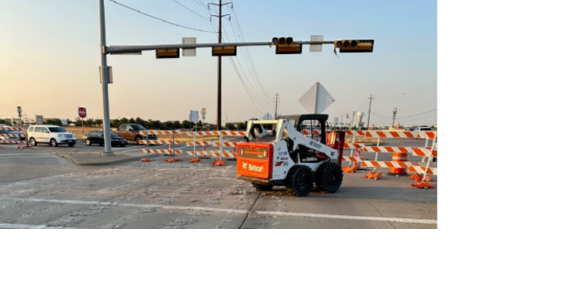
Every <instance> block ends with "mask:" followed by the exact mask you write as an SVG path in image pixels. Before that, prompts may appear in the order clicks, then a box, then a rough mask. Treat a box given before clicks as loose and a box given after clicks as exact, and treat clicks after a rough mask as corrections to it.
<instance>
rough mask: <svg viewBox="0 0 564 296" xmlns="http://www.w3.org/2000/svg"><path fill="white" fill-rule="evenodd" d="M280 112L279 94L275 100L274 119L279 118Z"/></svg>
mask: <svg viewBox="0 0 564 296" xmlns="http://www.w3.org/2000/svg"><path fill="white" fill-rule="evenodd" d="M277 112H278V93H276V99H274V119H276V117H277Z"/></svg>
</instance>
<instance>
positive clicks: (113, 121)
mask: <svg viewBox="0 0 564 296" xmlns="http://www.w3.org/2000/svg"><path fill="white" fill-rule="evenodd" d="M110 126H111V127H116V128H117V127H119V119H112V121H110Z"/></svg>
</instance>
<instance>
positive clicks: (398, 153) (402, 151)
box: [345, 130, 437, 179]
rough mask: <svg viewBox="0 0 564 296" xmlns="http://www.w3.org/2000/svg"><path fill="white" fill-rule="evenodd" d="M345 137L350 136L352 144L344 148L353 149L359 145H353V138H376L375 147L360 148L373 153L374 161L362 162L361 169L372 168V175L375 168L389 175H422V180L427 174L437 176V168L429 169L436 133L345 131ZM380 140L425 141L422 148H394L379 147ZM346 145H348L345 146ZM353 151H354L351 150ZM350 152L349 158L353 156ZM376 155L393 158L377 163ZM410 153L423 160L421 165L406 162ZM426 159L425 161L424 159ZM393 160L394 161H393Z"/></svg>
mask: <svg viewBox="0 0 564 296" xmlns="http://www.w3.org/2000/svg"><path fill="white" fill-rule="evenodd" d="M346 135H347V136H352V138H353V139H352V143H346V144H345V148H349V149H353V148H357V147H358V146H359V145H361V144H357V143H354V142H355V137H357V136H360V137H367V138H377V139H378V141H377V144H376V146H365V145H364V146H362V150H363V152H374V153H376V154H375V158H374V161H363V162H362V167H372V168H374V170H373V173H374V172H375V170H376V168H390V173H392V174H400V173H405V172H407V171H409V172H412V173H417V174H423V179H425V177H426V175H427V174H430V175H437V168H436V167H430V160H431V158H432V157H437V149H436V146H435V144H436V140H437V132H433V131H420V132H409V131H358V130H357V131H355V130H348V131H346ZM380 138H406V139H409V138H412V139H423V138H424V139H425V146H424V147H394V146H380ZM429 140H432V144H431V145H429ZM347 144H348V145H347ZM353 151H354V150H353ZM353 151H351V156H352V155H353ZM378 153H393V158H392V161H391V162H382V161H378ZM408 153H410V154H412V155H415V156H422V157H423V159H422V160H421V163H416V162H408V161H407V154H408ZM426 158H427V159H426ZM394 160H395V161H394Z"/></svg>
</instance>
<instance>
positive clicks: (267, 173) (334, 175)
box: [237, 114, 344, 196]
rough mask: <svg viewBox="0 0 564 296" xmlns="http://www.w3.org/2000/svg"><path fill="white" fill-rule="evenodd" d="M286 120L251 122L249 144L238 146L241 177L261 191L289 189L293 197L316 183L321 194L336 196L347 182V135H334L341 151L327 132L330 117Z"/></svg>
mask: <svg viewBox="0 0 564 296" xmlns="http://www.w3.org/2000/svg"><path fill="white" fill-rule="evenodd" d="M284 117H285V118H283V119H279V120H260V121H258V120H250V121H248V122H247V131H246V136H245V137H244V138H245V142H243V143H240V144H239V146H238V147H237V175H238V176H237V178H238V179H243V180H246V181H249V182H251V183H252V184H253V186H254V187H255V188H256V189H257V190H261V191H263V190H270V189H272V187H274V186H286V188H287V189H288V190H289V191H290V192H291V193H292V194H293V195H295V196H305V195H308V194H309V192H310V191H311V190H312V188H313V186H314V183H315V185H316V186H317V188H318V189H319V190H320V191H322V192H326V193H335V192H336V191H337V190H338V189H339V187H341V183H342V181H343V171H342V170H341V165H340V161H339V160H340V159H341V156H342V152H343V142H344V133H343V134H342V135H341V136H340V137H335V134H332V139H333V141H332V143H331V145H332V147H333V148H338V149H333V148H332V147H330V146H328V145H327V139H326V138H327V136H326V133H325V123H326V121H327V118H328V117H329V115H327V114H305V115H294V116H284ZM335 139H336V141H335ZM339 141H340V142H339Z"/></svg>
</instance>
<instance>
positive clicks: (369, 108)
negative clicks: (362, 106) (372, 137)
mask: <svg viewBox="0 0 564 296" xmlns="http://www.w3.org/2000/svg"><path fill="white" fill-rule="evenodd" d="M368 99H369V100H370V104H369V105H368V121H367V122H366V128H367V129H370V110H371V109H372V100H374V98H373V97H372V95H370V98H368Z"/></svg>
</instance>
